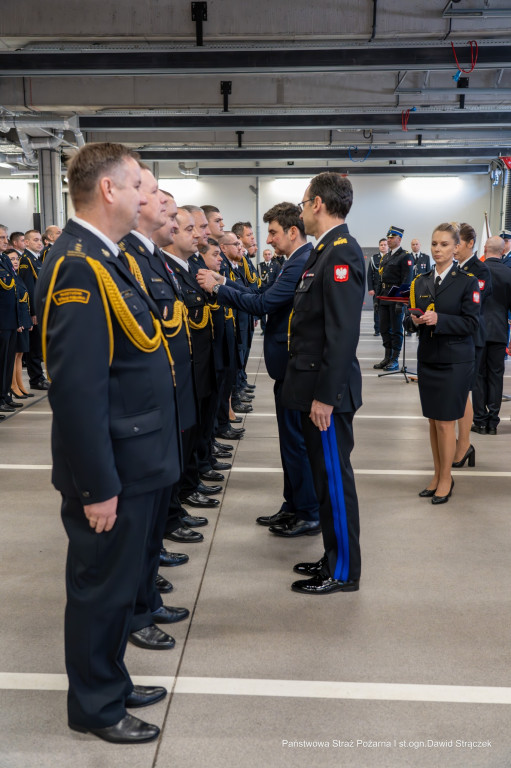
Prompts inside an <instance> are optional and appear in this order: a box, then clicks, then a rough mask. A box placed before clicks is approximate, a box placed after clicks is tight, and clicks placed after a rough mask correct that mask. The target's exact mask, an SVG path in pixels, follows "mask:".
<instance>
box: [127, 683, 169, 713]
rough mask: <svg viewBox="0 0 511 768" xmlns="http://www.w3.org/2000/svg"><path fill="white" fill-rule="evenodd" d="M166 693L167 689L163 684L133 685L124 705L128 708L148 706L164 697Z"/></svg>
mask: <svg viewBox="0 0 511 768" xmlns="http://www.w3.org/2000/svg"><path fill="white" fill-rule="evenodd" d="M166 695H167V689H166V688H163V686H159V685H158V686H150V685H135V686H134V687H133V690H132V692H131V693H130V695H129V696H128V698H127V699H126V706H127V707H129V708H130V709H136V708H138V707H149V706H150V705H151V704H156V702H157V701H161V700H162V699H164V698H165V696H166Z"/></svg>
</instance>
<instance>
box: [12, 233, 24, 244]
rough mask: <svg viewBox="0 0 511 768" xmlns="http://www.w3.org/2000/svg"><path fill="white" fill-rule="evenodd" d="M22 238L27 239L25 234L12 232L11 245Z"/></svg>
mask: <svg viewBox="0 0 511 768" xmlns="http://www.w3.org/2000/svg"><path fill="white" fill-rule="evenodd" d="M20 237H25V233H24V232H11V236H10V238H9V240H10V241H11V243H13V244H14V241H15V240H18V238H20Z"/></svg>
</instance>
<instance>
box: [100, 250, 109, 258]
mask: <svg viewBox="0 0 511 768" xmlns="http://www.w3.org/2000/svg"><path fill="white" fill-rule="evenodd" d="M101 253H102V254H103V256H104V257H105V258H106V259H109V258H110V251H107V250H106V248H102V249H101Z"/></svg>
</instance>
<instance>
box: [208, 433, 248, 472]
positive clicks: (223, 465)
mask: <svg viewBox="0 0 511 768" xmlns="http://www.w3.org/2000/svg"><path fill="white" fill-rule="evenodd" d="M240 439H241V438H240ZM231 467H232V464H229V462H228V461H212V462H211V469H212V470H213V471H214V472H218V471H219V470H220V471H222V472H223V471H224V470H225V469H230V468H231Z"/></svg>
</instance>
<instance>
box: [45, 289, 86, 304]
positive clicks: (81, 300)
mask: <svg viewBox="0 0 511 768" xmlns="http://www.w3.org/2000/svg"><path fill="white" fill-rule="evenodd" d="M52 299H53V301H54V302H55V304H56V305H57V307H60V306H61V305H62V304H71V303H74V304H88V303H89V299H90V291H83V290H82V289H81V288H65V289H63V290H62V291H55V293H54V294H53V296H52Z"/></svg>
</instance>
